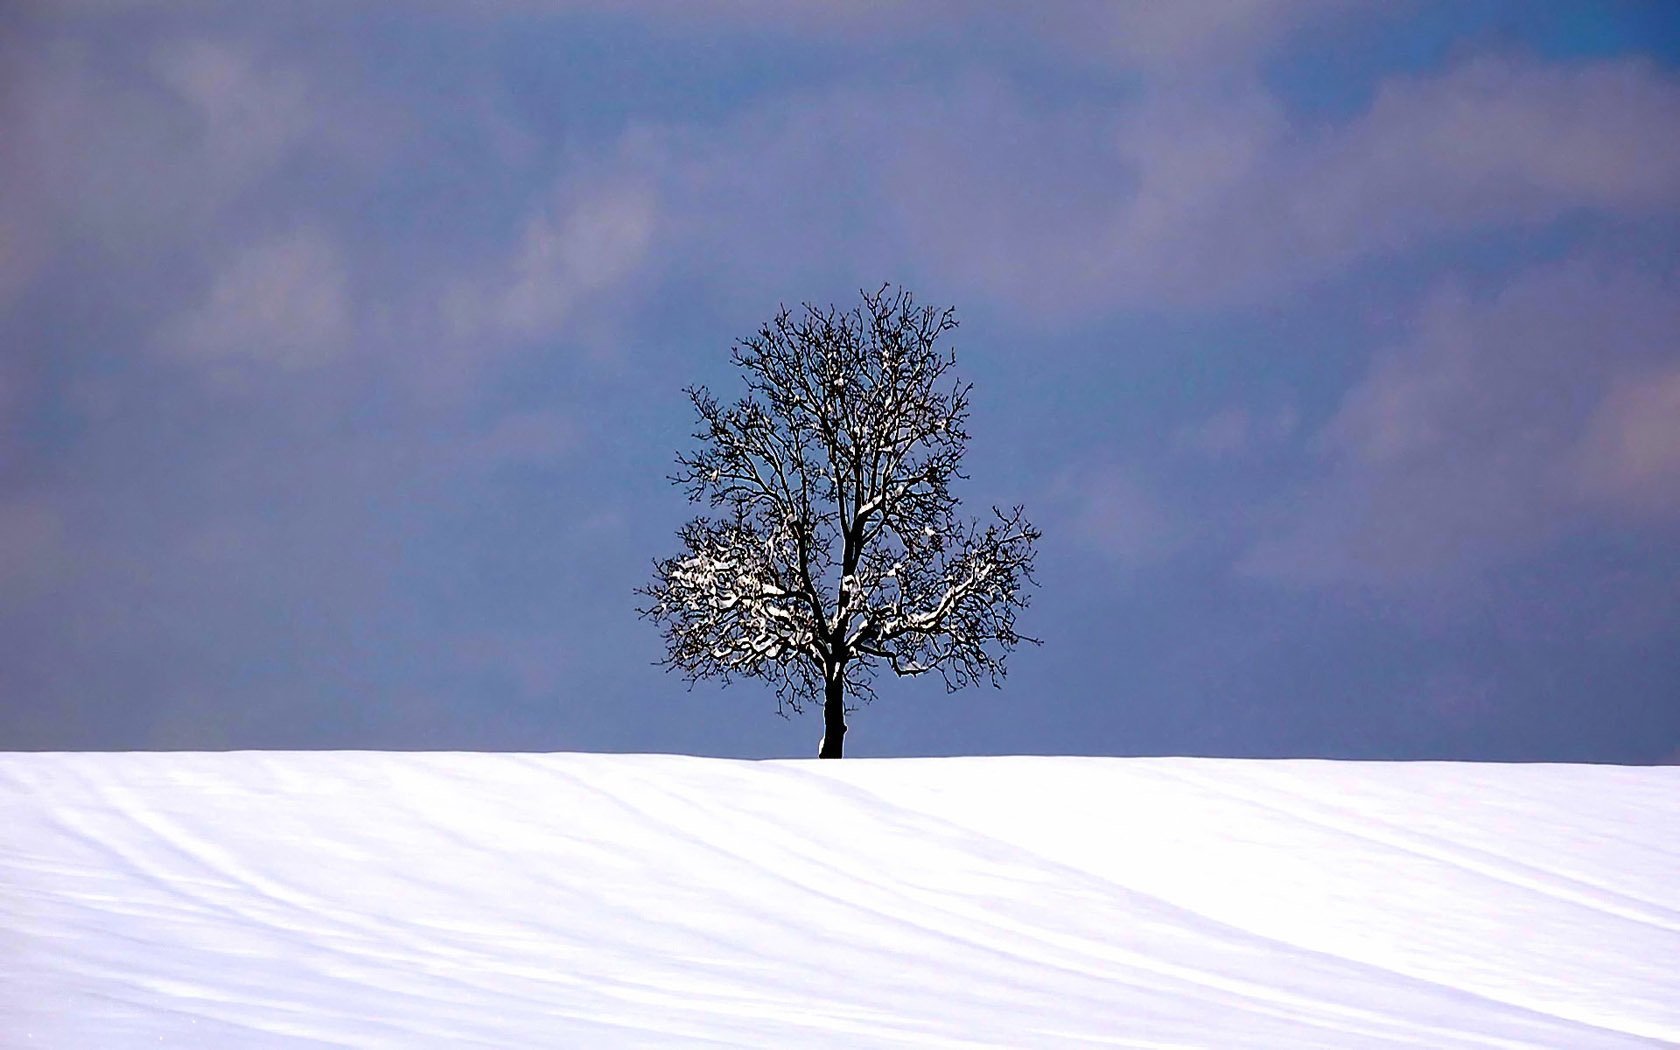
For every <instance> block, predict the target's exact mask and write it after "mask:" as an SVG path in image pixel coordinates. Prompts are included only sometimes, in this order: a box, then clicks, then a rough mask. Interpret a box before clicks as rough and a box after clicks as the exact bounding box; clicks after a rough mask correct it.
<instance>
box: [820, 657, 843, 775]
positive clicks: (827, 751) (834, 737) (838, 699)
mask: <svg viewBox="0 0 1680 1050" xmlns="http://www.w3.org/2000/svg"><path fill="white" fill-rule="evenodd" d="M845 739H846V675H845V673H844V672H835V673H833V674H831V675H829V676H828V678H827V681H826V682H825V684H824V686H823V738H822V744H821V745H819V746H818V748H817V757H818V758H839V757H840V755H841V753H842V751H843V750H844V742H845Z"/></svg>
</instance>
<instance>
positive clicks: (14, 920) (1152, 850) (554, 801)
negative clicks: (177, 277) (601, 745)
mask: <svg viewBox="0 0 1680 1050" xmlns="http://www.w3.org/2000/svg"><path fill="white" fill-rule="evenodd" d="M0 820H3V824H0V828H3V830H0V1046H4V1047H11V1046H20V1047H52V1048H84V1047H85V1048H101V1050H103V1048H122V1047H130V1046H158V1045H163V1046H171V1047H233V1046H237V1047H294V1046H311V1045H330V1046H358V1047H361V1046H367V1047H405V1048H406V1047H432V1046H437V1047H444V1046H448V1047H475V1046H477V1047H537V1046H556V1047H558V1046H566V1047H580V1046H582V1047H589V1046H603V1047H623V1046H650V1047H651V1046H681V1045H697V1046H707V1045H711V1046H764V1047H820V1046H1011V1047H1026V1046H1064V1045H1065V1046H1126V1047H1309V1046H1324V1047H1399V1046H1408V1047H1439V1048H1449V1047H1512V1048H1516V1047H1535V1046H1542V1047H1567V1048H1593V1047H1631V1046H1653V1045H1674V1044H1680V836H1677V835H1676V832H1677V831H1680V768H1674V767H1668V768H1649V769H1645V768H1641V769H1633V768H1624V767H1591V766H1492V765H1464V764H1445V763H1418V764H1376V763H1338V762H1245V761H1227V760H1209V759H1085V758H960V759H896V760H859V759H847V760H845V761H843V762H820V763H819V762H817V761H814V760H812V761H797V762H795V761H789V762H739V761H724V760H716V759H694V758H682V757H676V756H656V755H577V754H555V755H487V754H454V753H436V754H398V753H367V752H337V753H259V752H242V753H240V752H236V753H226V754H79V755H64V754H57V755H45V754H42V755H35V754H30V755H24V754H11V755H0Z"/></svg>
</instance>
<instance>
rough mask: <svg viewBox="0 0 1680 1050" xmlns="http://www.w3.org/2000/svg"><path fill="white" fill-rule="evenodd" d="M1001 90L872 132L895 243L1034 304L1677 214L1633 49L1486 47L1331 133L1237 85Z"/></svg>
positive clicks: (1261, 293)
mask: <svg viewBox="0 0 1680 1050" xmlns="http://www.w3.org/2000/svg"><path fill="white" fill-rule="evenodd" d="M999 90H1000V89H998V88H996V87H989V88H984V89H982V90H970V91H969V92H968V93H967V94H966V95H959V96H956V97H953V98H949V99H946V100H942V101H941V102H940V103H939V104H938V106H937V107H936V108H928V107H933V103H931V102H929V101H926V100H916V99H908V100H903V103H902V105H899V106H895V107H893V109H894V110H895V111H898V110H902V109H905V108H909V107H915V106H922V107H924V108H926V109H927V117H926V123H927V125H928V127H929V131H928V133H926V134H900V133H898V131H899V130H900V128H901V127H902V126H903V125H904V124H905V123H907V122H906V121H905V119H904V118H903V117H895V118H894V119H893V121H892V124H893V125H895V126H892V127H888V128H884V129H875V133H874V135H873V136H872V140H873V141H880V142H885V143H890V144H891V150H890V153H889V155H890V157H891V160H890V161H883V162H882V163H883V168H884V169H885V170H887V171H890V172H891V176H890V182H889V199H890V200H891V201H892V202H893V203H895V204H896V205H897V207H898V208H899V209H900V210H901V216H900V218H901V221H902V224H903V225H904V227H905V228H907V229H908V231H909V237H908V244H909V246H910V247H911V249H912V250H913V251H916V252H917V253H918V254H921V255H923V256H924V257H926V258H927V259H929V261H931V262H933V263H934V264H935V265H936V266H937V267H938V268H939V269H941V270H942V271H944V272H946V273H948V274H950V275H952V276H954V277H956V278H958V279H960V280H962V281H964V282H966V283H969V284H971V285H974V286H977V287H978V288H980V289H981V290H983V291H984V292H986V293H989V294H993V295H996V296H1000V297H1003V298H1006V299H1008V300H1012V301H1014V302H1016V303H1018V304H1022V305H1025V306H1028V307H1030V308H1033V309H1036V310H1039V311H1041V312H1044V313H1050V314H1054V313H1058V312H1063V311H1067V310H1070V309H1071V310H1077V311H1089V310H1101V309H1104V308H1113V307H1115V306H1160V305H1163V304H1165V305H1177V306H1198V305H1211V304H1220V303H1230V302H1252V301H1257V300H1260V299H1262V298H1264V297H1266V296H1268V295H1272V294H1276V293H1278V292H1281V291H1288V290H1290V289H1293V288H1296V287H1299V286H1301V285H1303V284H1307V283H1310V282H1313V281H1316V280H1319V279H1321V278H1323V277H1325V276H1327V275H1330V274H1332V273H1335V272H1337V271H1338V270H1340V269H1342V268H1344V267H1346V266H1347V265H1349V264H1351V263H1356V262H1358V261H1360V260H1363V259H1369V258H1376V257H1381V256H1384V255H1391V254H1394V253H1397V252H1404V251H1407V250H1409V249H1412V248H1415V247H1418V246H1421V245H1425V244H1428V243H1430V242H1432V241H1435V240H1439V239H1441V238H1446V237H1452V236H1455V235H1458V234H1462V233H1464V232H1467V231H1473V230H1479V229H1486V228H1499V227H1509V226H1511V225H1514V224H1515V225H1520V224H1536V223H1545V222H1549V221H1552V220H1555V219H1557V218H1559V217H1562V216H1566V215H1570V214H1573V213H1576V212H1578V211H1580V210H1582V209H1595V210H1600V211H1602V212H1607V213H1611V214H1617V215H1629V216H1639V215H1648V214H1652V213H1661V214H1673V213H1675V212H1676V211H1680V138H1677V137H1676V136H1674V135H1672V134H1669V129H1671V128H1673V127H1675V126H1680V82H1677V81H1676V80H1675V79H1674V78H1673V77H1672V76H1669V75H1666V74H1664V73H1662V72H1659V71H1658V70H1657V69H1655V68H1653V67H1652V66H1650V65H1648V64H1646V63H1644V62H1640V61H1632V60H1615V61H1605V62H1600V63H1597V64H1583V65H1575V66H1554V65H1545V64H1540V63H1537V62H1528V61H1519V60H1511V59H1482V60H1478V61H1473V62H1469V63H1466V64H1462V65H1460V66H1457V67H1455V68H1453V69H1451V70H1449V71H1447V72H1445V73H1440V74H1431V75H1428V76H1417V77H1403V78H1397V79H1394V80H1391V81H1390V82H1388V83H1387V84H1385V85H1384V86H1383V87H1382V89H1381V90H1380V91H1379V93H1378V95H1377V97H1376V100H1375V102H1374V103H1373V105H1372V106H1371V108H1370V109H1369V110H1367V111H1366V112H1364V113H1362V114H1360V115H1358V116H1357V117H1355V118H1353V119H1352V120H1350V121H1348V122H1347V123H1345V124H1342V125H1339V126H1333V127H1328V128H1305V127H1301V126H1298V125H1296V124H1295V123H1294V122H1293V120H1292V118H1291V115H1290V114H1289V113H1288V112H1287V111H1285V110H1284V109H1283V108H1282V106H1281V105H1280V104H1279V103H1278V101H1277V100H1276V99H1274V98H1272V97H1270V96H1268V95H1266V94H1265V93H1264V92H1263V91H1262V90H1261V89H1259V88H1258V87H1255V86H1252V85H1249V86H1246V87H1240V88H1235V89H1200V88H1196V87H1193V86H1182V85H1180V86H1176V87H1168V86H1159V85H1158V86H1157V87H1156V88H1155V89H1153V90H1150V91H1147V92H1146V93H1145V94H1144V95H1143V96H1142V97H1141V99H1140V100H1139V101H1137V102H1135V103H1132V104H1128V105H1122V106H1120V107H1118V108H1116V109H1115V110H1114V111H1112V112H1110V113H1106V114H1105V113H1100V112H1096V111H1091V112H1087V113H1085V114H1082V115H1080V117H1081V119H1077V120H1076V119H1060V118H1058V117H1056V116H1047V115H1045V114H1044V113H1041V112H1036V111H1034V110H1031V109H1029V108H1027V107H1026V106H1025V105H1024V104H1022V103H1021V102H1019V101H1018V100H1016V99H1014V98H1013V97H1012V96H1010V95H1009V94H1008V93H1007V92H1004V93H1003V94H1002V97H1001V98H1000V97H999ZM881 108H882V109H886V108H887V107H885V106H882V107H881ZM863 155H864V156H867V153H864V154H863Z"/></svg>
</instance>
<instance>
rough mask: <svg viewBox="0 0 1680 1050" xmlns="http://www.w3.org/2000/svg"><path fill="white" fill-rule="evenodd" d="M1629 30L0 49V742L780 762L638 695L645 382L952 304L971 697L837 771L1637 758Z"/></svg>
mask: <svg viewBox="0 0 1680 1050" xmlns="http://www.w3.org/2000/svg"><path fill="white" fill-rule="evenodd" d="M1677 64H1680V17H1677V16H1676V14H1675V9H1674V8H1673V6H1672V5H1669V4H1665V3H1659V2H1653V3H1619V4H1618V3H1599V4H1590V5H1589V4H1567V3H1549V4H1544V5H1539V4H1532V3H1497V2H1478V3H1439V4H1437V3H1423V2H1417V3H1402V4H1386V5H1368V4H1349V5H1344V4H1338V3H1334V2H1320V0H1230V2H1228V3H1223V4H1213V3H1208V4H1149V5H1144V4H1137V5H1128V4H1106V3H1090V4H1082V3H1066V4H1055V5H988V4H969V3H952V4H940V3H934V2H926V3H915V4H908V3H907V4H893V3H885V2H882V3H868V4H821V3H803V4H797V5H786V4H777V3H769V2H758V0H735V2H727V3H718V4H713V5H705V6H701V5H688V4H680V3H675V2H669V3H667V2H658V0H647V2H632V3H627V4H604V3H602V4H597V3H587V2H575V3H569V2H559V0H556V2H552V3H545V2H541V0H530V2H524V3H519V2H511V0H510V2H506V3H489V4H469V3H465V2H460V3H452V2H445V0H440V2H436V3H429V4H424V5H409V4H401V5H396V4H384V3H379V2H372V3H364V4H356V5H337V4H327V3H319V4H315V3H305V4H299V5H282V6H280V7H269V6H267V5H250V4H220V3H214V2H202V3H158V4H138V3H122V2H115V0H111V2H98V0H79V2H70V3H62V2H61V3H50V4H49V3H31V2H25V3H23V4H21V5H20V4H13V5H9V6H8V7H7V8H6V9H5V11H4V12H3V13H0V71H3V72H0V133H3V143H4V145H3V148H0V449H3V452H4V455H3V457H0V748H7V749H40V748H48V749H87V748H119V749H128V748H226V747H237V748H344V747H357V748H491V749H509V750H561V749H564V750H610V751H678V752H689V753H696V754H708V755H728V756H743V757H760V756H783V755H806V754H813V753H814V751H815V746H816V739H817V737H818V736H819V735H820V724H819V720H818V719H816V718H812V717H807V718H805V719H799V718H795V719H792V720H783V719H779V718H777V717H776V715H775V714H774V711H775V703H774V699H773V697H772V696H771V695H770V693H769V692H768V691H767V690H765V689H762V688H760V687H758V686H757V685H756V684H755V683H750V682H749V683H738V684H737V685H735V686H733V687H731V688H729V689H727V690H722V689H718V688H715V687H712V686H709V685H706V684H702V685H700V686H698V687H696V688H695V689H694V690H693V691H691V692H690V691H686V690H685V689H684V686H683V683H682V682H681V681H680V679H677V678H675V677H671V676H666V675H663V674H662V673H661V672H660V671H659V670H658V669H657V668H656V667H654V666H653V661H655V660H656V659H657V658H658V657H659V655H660V650H659V639H658V634H657V630H656V629H655V628H654V627H653V626H652V625H650V624H647V623H644V622H639V621H638V620H637V619H636V618H635V615H634V612H633V609H634V606H635V604H636V599H635V596H634V595H633V594H632V590H633V588H635V587H636V586H637V585H639V584H641V583H643V582H645V581H646V579H647V578H648V575H649V570H650V564H651V560H652V559H653V558H654V557H655V556H662V555H665V554H669V553H672V552H673V551H674V549H675V539H674V530H675V529H676V527H677V526H678V525H679V524H680V523H681V521H682V520H684V518H685V517H686V516H687V515H688V514H689V513H690V509H689V508H688V507H687V506H686V504H685V503H684V502H683V500H682V498H681V495H680V494H679V493H678V492H677V491H676V490H674V489H672V488H671V487H670V486H669V485H668V484H666V482H665V481H664V477H665V475H666V473H667V472H668V471H669V470H670V468H671V460H672V456H673V455H674V454H675V452H676V451H677V450H678V449H679V448H681V447H684V446H685V444H686V441H687V435H688V432H689V426H690V422H691V420H690V417H689V410H688V408H687V405H686V402H685V401H684V399H683V396H682V394H681V388H682V387H683V386H685V385H687V384H689V383H695V382H701V383H706V384H709V385H711V386H712V387H713V388H714V389H715V390H719V391H720V392H722V391H728V390H730V389H732V387H733V384H734V383H735V382H736V380H735V379H734V377H733V376H732V375H731V374H730V371H729V369H728V365H727V352H728V348H729V346H730V343H731V342H732V340H734V339H735V338H737V337H740V336H744V335H746V334H749V333H750V332H751V331H752V330H753V329H754V328H755V327H756V325H757V324H758V323H759V322H761V321H763V320H765V319H767V318H768V317H769V316H770V315H771V314H772V313H773V312H774V310H775V309H776V307H777V305H778V304H779V303H782V302H787V303H790V304H791V303H797V302H800V301H807V300H808V301H814V302H817V303H828V302H840V303H845V302H849V301H852V300H854V299H855V298H856V295H857V290H858V289H859V288H860V287H864V286H868V287H875V286H877V285H879V284H881V283H882V282H895V283H902V284H904V285H905V286H907V287H909V288H910V289H912V290H913V291H914V292H915V293H916V294H917V296H918V297H919V298H920V299H921V300H923V301H925V302H931V303H939V304H949V305H953V306H955V307H956V309H957V311H958V316H959V318H960V320H961V322H962V328H961V329H960V331H959V332H958V339H957V340H956V343H955V346H956V348H957V352H958V355H959V361H960V366H961V370H962V371H963V373H964V374H965V375H966V376H967V377H968V378H970V379H972V380H973V382H974V383H975V399H974V408H975V419H974V426H973V431H974V434H975V440H974V442H973V444H972V446H971V450H970V453H969V459H968V467H969V472H970V474H971V475H972V480H971V481H970V482H969V483H968V484H967V486H966V488H965V489H963V490H962V493H961V494H962V495H963V496H964V497H965V499H966V501H967V503H968V505H969V507H970V509H971V510H974V511H982V510H984V508H985V507H986V506H987V505H988V504H989V503H991V502H1000V503H1014V502H1023V503H1025V504H1026V505H1027V507H1028V509H1029V511H1030V512H1031V515H1032V517H1033V518H1034V520H1035V522H1036V523H1037V524H1038V525H1039V526H1040V527H1041V528H1042V529H1043V531H1044V533H1045V539H1044V541H1043V543H1042V545H1041V553H1040V576H1041V581H1042V586H1041V588H1040V589H1039V591H1038V592H1037V594H1036V597H1035V600H1034V604H1033V607H1032V608H1031V610H1030V611H1029V612H1028V613H1027V614H1026V616H1025V618H1024V620H1023V626H1024V627H1025V628H1026V629H1027V630H1028V631H1029V632H1030V633H1035V634H1037V635H1039V636H1041V637H1043V638H1044V639H1045V642H1046V644H1045V645H1044V646H1043V647H1042V648H1039V649H1032V650H1028V651H1023V652H1020V653H1018V654H1017V655H1016V657H1015V658H1014V659H1013V660H1012V663H1011V674H1010V677H1009V680H1008V682H1007V684H1006V687H1005V688H1004V689H1003V690H1001V691H999V690H991V689H972V690H968V691H965V692H962V693H958V694H954V695H946V694H945V693H944V692H943V690H942V689H941V688H940V687H939V686H938V685H937V684H936V683H923V682H883V683H881V685H882V688H881V698H880V699H879V700H878V701H877V702H876V703H875V704H874V705H872V706H871V707H869V708H867V709H865V710H863V711H862V712H860V713H858V714H856V715H855V716H854V717H853V719H852V727H853V728H852V732H851V733H850V734H849V735H848V740H847V743H848V751H849V753H851V754H854V755H859V756H868V755H877V756H887V755H921V754H951V753H1011V752H1033V753H1091V754H1198V755H1234V756H1284V755H1288V756H1325V757H1342V758H1459V759H1490V760H1574V761H1662V760H1672V759H1674V758H1675V757H1676V755H1680V283H1677V279H1680V274H1677V271H1676V267H1677V265H1680V257H1677V248H1680V136H1677V135H1676V134H1675V133H1674V129H1675V128H1676V127H1680V69H1677Z"/></svg>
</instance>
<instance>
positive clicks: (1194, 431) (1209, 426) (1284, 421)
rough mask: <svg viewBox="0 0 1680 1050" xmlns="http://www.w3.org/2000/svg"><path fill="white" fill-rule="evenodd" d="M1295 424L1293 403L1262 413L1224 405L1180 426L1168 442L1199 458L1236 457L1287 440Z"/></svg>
mask: <svg viewBox="0 0 1680 1050" xmlns="http://www.w3.org/2000/svg"><path fill="white" fill-rule="evenodd" d="M1299 425H1300V418H1299V416H1298V414H1297V412H1296V410H1295V408H1294V406H1293V405H1285V406H1283V407H1282V408H1278V409H1274V410H1271V411H1269V412H1263V413H1261V412H1253V411H1250V410H1249V409H1246V408H1242V407H1237V408H1227V409H1222V410H1220V411H1218V412H1215V413H1214V414H1213V415H1211V416H1208V417H1207V418H1205V419H1202V420H1199V421H1197V422H1196V423H1193V424H1189V425H1187V426H1183V427H1180V428H1179V429H1178V430H1177V431H1176V432H1175V433H1174V434H1173V440H1172V445H1173V448H1174V449H1176V450H1177V451H1179V452H1187V453H1190V454H1192V455H1194V456H1197V457H1199V458H1202V459H1208V460H1237V459H1243V458H1245V457H1247V456H1248V455H1249V454H1251V453H1253V452H1255V451H1258V450H1260V449H1264V448H1267V447H1270V446H1275V445H1277V444H1278V443H1280V442H1283V441H1287V440H1288V439H1289V438H1290V437H1291V436H1293V435H1294V433H1295V431H1296V428H1297V427H1298V426H1299Z"/></svg>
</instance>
